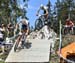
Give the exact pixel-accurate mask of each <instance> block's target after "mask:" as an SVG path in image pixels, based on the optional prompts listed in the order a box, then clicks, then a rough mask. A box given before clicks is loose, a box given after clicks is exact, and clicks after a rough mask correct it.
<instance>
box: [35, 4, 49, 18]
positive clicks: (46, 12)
mask: <svg viewBox="0 0 75 63" xmlns="http://www.w3.org/2000/svg"><path fill="white" fill-rule="evenodd" d="M40 10H43V11H44V14H43V16H44V17H45V18H47V17H48V7H47V6H44V5H43V4H41V5H40V8H39V10H38V11H37V14H36V15H37V16H38V15H40V14H39V12H40Z"/></svg>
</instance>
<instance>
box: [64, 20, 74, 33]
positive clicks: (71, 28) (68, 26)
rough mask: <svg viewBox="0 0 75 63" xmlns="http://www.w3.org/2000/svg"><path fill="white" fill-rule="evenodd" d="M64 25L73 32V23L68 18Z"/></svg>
mask: <svg viewBox="0 0 75 63" xmlns="http://www.w3.org/2000/svg"><path fill="white" fill-rule="evenodd" d="M65 25H66V27H67V28H69V31H70V32H71V33H73V26H74V23H73V22H72V21H71V20H70V19H67V20H66V24H65Z"/></svg>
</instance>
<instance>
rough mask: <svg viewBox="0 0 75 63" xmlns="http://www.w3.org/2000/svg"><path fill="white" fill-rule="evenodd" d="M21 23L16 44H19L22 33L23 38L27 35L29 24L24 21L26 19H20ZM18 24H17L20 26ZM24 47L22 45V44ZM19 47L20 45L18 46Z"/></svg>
mask: <svg viewBox="0 0 75 63" xmlns="http://www.w3.org/2000/svg"><path fill="white" fill-rule="evenodd" d="M20 23H21V29H20V32H19V37H18V38H17V40H16V41H17V43H18V44H19V42H20V41H21V38H22V35H23V34H22V33H25V36H26V37H27V35H28V33H29V22H28V21H27V20H26V19H22V21H20ZM20 23H18V24H20ZM23 45H24V43H23ZM20 47H21V45H20Z"/></svg>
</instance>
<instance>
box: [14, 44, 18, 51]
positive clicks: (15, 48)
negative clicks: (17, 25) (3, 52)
mask: <svg viewBox="0 0 75 63" xmlns="http://www.w3.org/2000/svg"><path fill="white" fill-rule="evenodd" d="M17 47H18V44H17V43H16V44H15V46H14V52H16V50H17Z"/></svg>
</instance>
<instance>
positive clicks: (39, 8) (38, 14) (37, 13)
mask: <svg viewBox="0 0 75 63" xmlns="http://www.w3.org/2000/svg"><path fill="white" fill-rule="evenodd" d="M39 12H40V8H39V9H38V11H37V13H36V15H37V16H38V15H39Z"/></svg>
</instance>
